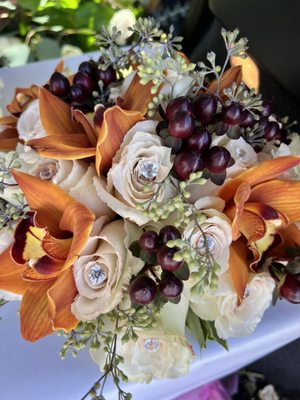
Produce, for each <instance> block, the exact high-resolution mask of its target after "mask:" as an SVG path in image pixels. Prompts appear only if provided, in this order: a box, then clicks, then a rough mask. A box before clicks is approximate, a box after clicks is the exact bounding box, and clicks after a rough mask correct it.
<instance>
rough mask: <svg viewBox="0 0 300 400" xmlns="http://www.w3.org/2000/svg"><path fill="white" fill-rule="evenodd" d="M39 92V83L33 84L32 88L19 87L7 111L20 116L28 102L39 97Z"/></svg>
mask: <svg viewBox="0 0 300 400" xmlns="http://www.w3.org/2000/svg"><path fill="white" fill-rule="evenodd" d="M38 92H39V87H38V86H37V85H32V86H31V87H30V88H17V89H16V91H15V96H14V98H13V100H12V101H11V103H10V104H8V105H7V107H6V108H7V111H8V112H10V113H11V114H12V115H14V116H15V117H19V116H20V114H21V113H22V112H23V111H24V110H25V108H26V107H27V106H28V104H29V103H30V102H31V101H32V100H34V99H37V98H38Z"/></svg>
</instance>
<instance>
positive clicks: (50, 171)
mask: <svg viewBox="0 0 300 400" xmlns="http://www.w3.org/2000/svg"><path fill="white" fill-rule="evenodd" d="M56 174H57V165H56V163H49V164H47V165H45V166H44V167H42V169H41V170H40V172H39V177H40V179H42V180H44V181H49V180H50V179H52V178H53V177H54V176H55V175H56Z"/></svg>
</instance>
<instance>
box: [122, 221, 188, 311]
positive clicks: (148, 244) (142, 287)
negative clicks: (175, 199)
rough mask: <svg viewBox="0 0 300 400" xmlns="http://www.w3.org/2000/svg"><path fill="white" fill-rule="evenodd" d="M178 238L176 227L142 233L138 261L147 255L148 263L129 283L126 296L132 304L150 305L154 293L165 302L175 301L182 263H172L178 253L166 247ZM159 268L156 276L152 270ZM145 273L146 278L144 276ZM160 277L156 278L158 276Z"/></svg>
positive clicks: (180, 281)
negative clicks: (159, 270)
mask: <svg viewBox="0 0 300 400" xmlns="http://www.w3.org/2000/svg"><path fill="white" fill-rule="evenodd" d="M180 237H181V234H180V232H179V231H178V229H177V228H175V227H174V226H172V225H167V226H165V227H164V228H162V229H161V231H160V232H159V234H158V233H156V232H155V231H152V230H149V231H146V232H144V233H143V234H142V235H141V236H140V238H139V240H138V244H139V248H140V251H141V253H143V254H141V255H140V256H141V258H143V256H145V254H146V256H147V255H148V256H149V261H148V262H147V263H146V264H145V267H144V268H143V270H142V271H141V273H140V274H139V275H138V276H137V277H136V278H135V279H134V280H133V281H132V282H131V283H130V286H129V295H130V298H131V301H132V302H133V303H135V304H141V305H146V304H149V303H151V302H152V301H153V300H154V299H155V297H156V296H157V294H160V295H161V296H162V297H163V298H164V299H165V300H174V299H178V298H179V296H180V294H181V292H182V290H183V282H182V280H183V279H187V277H183V274H179V273H178V271H180V270H181V269H182V268H183V267H184V266H183V264H184V263H183V261H175V260H174V259H173V256H174V254H175V253H176V252H177V251H178V249H176V248H172V249H171V248H169V247H168V246H167V243H168V241H169V240H176V239H179V238H180ZM157 266H160V267H161V269H162V272H161V274H157V271H156V272H155V271H154V268H155V269H157ZM146 273H147V275H146ZM159 275H160V276H159Z"/></svg>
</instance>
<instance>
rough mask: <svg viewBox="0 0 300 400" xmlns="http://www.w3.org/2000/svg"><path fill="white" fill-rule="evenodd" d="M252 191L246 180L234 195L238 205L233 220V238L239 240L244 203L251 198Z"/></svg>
mask: <svg viewBox="0 0 300 400" xmlns="http://www.w3.org/2000/svg"><path fill="white" fill-rule="evenodd" d="M250 193H251V187H250V185H249V184H248V183H247V182H245V183H242V184H241V185H240V186H239V187H238V190H237V191H236V194H235V196H234V203H235V205H236V207H235V216H234V218H233V221H232V240H237V238H238V237H239V222H240V218H241V216H242V214H243V210H244V204H245V202H246V201H247V200H248V199H249V196H250Z"/></svg>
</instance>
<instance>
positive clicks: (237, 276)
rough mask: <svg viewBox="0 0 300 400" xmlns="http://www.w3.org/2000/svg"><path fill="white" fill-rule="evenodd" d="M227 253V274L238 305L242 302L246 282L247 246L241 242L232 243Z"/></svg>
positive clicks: (247, 275) (247, 274)
mask: <svg viewBox="0 0 300 400" xmlns="http://www.w3.org/2000/svg"><path fill="white" fill-rule="evenodd" d="M229 250H230V253H229V274H230V278H231V282H232V284H233V287H234V289H235V291H236V294H237V296H238V299H239V303H241V301H242V300H243V297H244V293H245V288H246V285H247V282H248V277H249V271H248V262H247V252H248V249H247V245H246V243H245V242H244V241H243V240H241V239H240V240H238V241H236V242H232V243H231V245H230V248H229Z"/></svg>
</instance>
